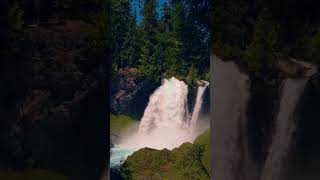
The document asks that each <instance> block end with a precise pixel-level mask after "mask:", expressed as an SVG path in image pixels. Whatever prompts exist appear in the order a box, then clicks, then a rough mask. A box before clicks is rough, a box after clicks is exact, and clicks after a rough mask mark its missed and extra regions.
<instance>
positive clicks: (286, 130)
mask: <svg viewBox="0 0 320 180" xmlns="http://www.w3.org/2000/svg"><path fill="white" fill-rule="evenodd" d="M294 62H296V63H298V64H300V65H302V66H304V67H305V68H307V69H308V71H307V72H305V76H304V77H301V78H299V79H289V78H288V79H285V80H284V81H283V82H282V93H281V102H280V107H279V112H278V115H277V117H276V125H275V127H276V129H275V134H274V135H273V140H272V144H271V146H270V148H269V153H268V157H267V159H266V162H265V166H264V168H263V170H262V175H261V180H281V179H283V178H282V175H283V174H282V173H283V172H284V171H283V168H284V165H285V162H286V161H287V155H288V153H289V151H290V147H291V144H292V143H293V142H292V139H293V134H294V133H295V132H296V119H295V118H296V117H297V112H298V106H299V100H300V97H301V96H302V94H303V91H304V89H305V86H306V84H307V82H308V80H309V77H310V76H311V75H313V74H314V73H315V72H316V71H317V69H316V67H315V66H313V65H312V64H308V63H305V62H299V61H294Z"/></svg>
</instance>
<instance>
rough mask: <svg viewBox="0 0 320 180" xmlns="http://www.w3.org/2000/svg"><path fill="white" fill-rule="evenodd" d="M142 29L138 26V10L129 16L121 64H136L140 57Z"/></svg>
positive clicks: (121, 53)
mask: <svg viewBox="0 0 320 180" xmlns="http://www.w3.org/2000/svg"><path fill="white" fill-rule="evenodd" d="M139 35H140V31H139V29H138V26H137V21H136V12H134V15H133V16H130V17H129V27H128V31H127V32H126V34H125V38H124V43H123V47H122V48H121V49H122V51H121V52H120V64H121V66H122V67H124V66H136V65H137V64H138V61H139V58H140V48H141V47H140V46H141V40H140V36H139Z"/></svg>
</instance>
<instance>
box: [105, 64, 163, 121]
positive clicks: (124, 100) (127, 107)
mask: <svg viewBox="0 0 320 180" xmlns="http://www.w3.org/2000/svg"><path fill="white" fill-rule="evenodd" d="M111 84H112V85H111V94H110V97H111V99H110V100H111V102H110V106H111V112H112V113H114V114H126V115H130V116H133V117H135V118H138V119H140V118H141V117H142V116H143V112H144V109H145V108H146V106H147V104H148V101H149V96H150V95H151V94H152V93H153V92H154V90H155V89H156V88H157V87H158V86H159V84H156V83H154V82H152V81H149V80H146V79H144V78H143V76H142V75H141V74H140V73H139V70H138V69H136V68H126V69H120V70H119V71H118V72H117V74H116V78H115V79H113V80H112V82H111Z"/></svg>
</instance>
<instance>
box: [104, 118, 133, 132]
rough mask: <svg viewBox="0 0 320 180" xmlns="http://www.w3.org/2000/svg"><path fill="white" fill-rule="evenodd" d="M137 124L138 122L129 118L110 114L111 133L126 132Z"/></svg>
mask: <svg viewBox="0 0 320 180" xmlns="http://www.w3.org/2000/svg"><path fill="white" fill-rule="evenodd" d="M137 123H138V121H137V120H136V119H134V118H132V117H130V116H126V115H113V114H110V131H111V133H120V132H123V131H126V130H128V129H129V128H130V127H132V126H134V125H136V124H137Z"/></svg>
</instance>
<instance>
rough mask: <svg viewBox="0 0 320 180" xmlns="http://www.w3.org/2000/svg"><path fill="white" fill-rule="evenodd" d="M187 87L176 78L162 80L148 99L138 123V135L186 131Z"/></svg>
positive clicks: (187, 122) (187, 121) (187, 114)
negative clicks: (174, 130)
mask: <svg viewBox="0 0 320 180" xmlns="http://www.w3.org/2000/svg"><path fill="white" fill-rule="evenodd" d="M187 96H188V86H187V85H186V84H185V83H184V82H183V81H179V80H178V79H176V78H174V77H173V78H171V79H169V80H167V79H164V80H163V83H162V86H160V87H159V88H158V89H157V90H156V91H155V92H154V93H153V94H152V95H151V97H150V100H149V103H148V106H147V108H146V109H145V112H144V115H143V117H142V120H141V122H140V126H139V133H140V134H144V133H152V131H153V130H156V129H159V128H164V129H186V128H188V125H189V120H188V116H189V113H188V111H187Z"/></svg>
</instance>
